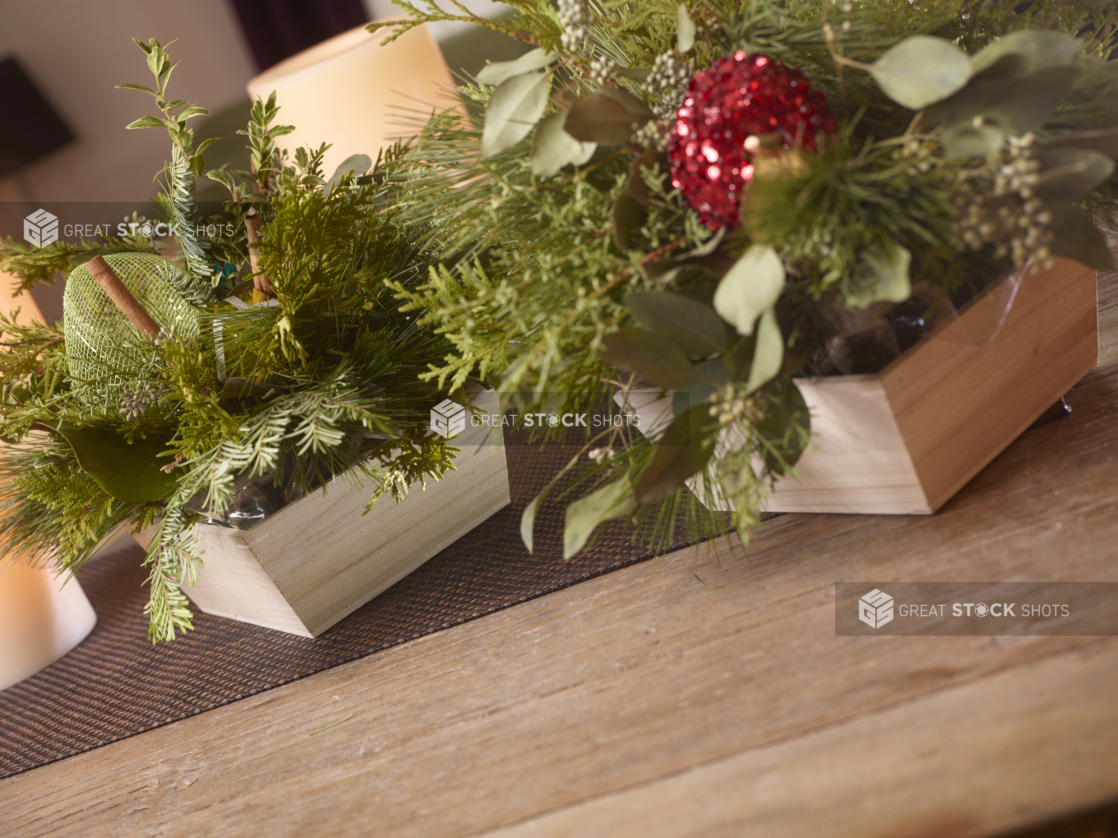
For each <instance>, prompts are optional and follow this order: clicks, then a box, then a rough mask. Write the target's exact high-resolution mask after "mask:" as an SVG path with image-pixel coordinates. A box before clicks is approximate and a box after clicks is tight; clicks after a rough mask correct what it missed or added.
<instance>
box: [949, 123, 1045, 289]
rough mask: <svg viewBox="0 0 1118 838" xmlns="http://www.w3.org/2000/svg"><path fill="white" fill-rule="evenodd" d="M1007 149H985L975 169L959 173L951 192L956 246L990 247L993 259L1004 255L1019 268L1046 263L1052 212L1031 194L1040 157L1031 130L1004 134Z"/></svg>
mask: <svg viewBox="0 0 1118 838" xmlns="http://www.w3.org/2000/svg"><path fill="white" fill-rule="evenodd" d="M1008 139H1009V143H1008V148H1006V149H1003V150H1001V151H1000V152H998V153H997V154H991V155H989V156H988V157H987V158H986V161H985V163H984V164H983V165H982V166H980V167H978V168H976V169H964V170H962V171H960V172H959V175H958V178H959V183H958V184H957V186H956V188H955V192H954V196H953V200H954V204H955V236H956V239H957V241H956V246H958V247H959V248H960V249H961V248H963V247H967V248H970V249H971V250H979V249H981V248H982V247H984V246H986V245H992V246H993V247H994V256H995V258H998V259H1002V258H1005V257H1006V256H1009V257H1011V258H1012V259H1013V264H1014V266H1015V267H1016V268H1018V269H1020V268H1022V267H1024V266H1025V264H1026V263H1028V262H1029V261H1032V262H1033V269H1034V270H1039V269H1040V268H1041V267H1045V268H1048V267H1051V265H1052V255H1051V250H1050V249H1049V245H1050V244H1051V243H1052V238H1053V235H1052V231H1051V230H1050V229H1049V225H1050V224H1051V223H1052V213H1051V212H1049V211H1048V210H1047V209H1045V206H1044V202H1043V201H1041V200H1040V199H1039V198H1037V197H1036V195H1035V194H1034V191H1033V189H1034V187H1035V186H1036V184H1037V182H1038V180H1039V172H1040V161H1038V160H1037V159H1036V158H1035V154H1034V141H1035V137H1034V136H1033V135H1032V134H1025V135H1024V136H1023V137H1009V138H1008Z"/></svg>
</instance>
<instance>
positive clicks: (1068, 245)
mask: <svg viewBox="0 0 1118 838" xmlns="http://www.w3.org/2000/svg"><path fill="white" fill-rule="evenodd" d="M1047 209H1048V211H1049V212H1051V213H1052V221H1051V223H1050V224H1049V225H1048V226H1049V229H1050V230H1051V231H1052V232H1053V234H1054V235H1055V238H1054V239H1053V241H1052V245H1051V249H1052V252H1053V253H1055V254H1056V255H1057V256H1064V257H1066V258H1068V259H1074V260H1075V261H1077V262H1081V263H1082V264H1084V265H1086V266H1087V267H1089V268H1094V269H1095V270H1099V271H1108V270H1111V269H1113V268H1114V257H1113V256H1112V255H1111V253H1110V248H1109V247H1108V246H1107V243H1106V239H1104V238H1103V235H1102V233H1100V232H1099V231H1098V228H1097V227H1095V223H1094V220H1093V219H1092V218H1091V214H1090V213H1089V212H1087V211H1086V210H1084V209H1080V208H1079V207H1077V206H1075V205H1074V204H1070V203H1069V204H1060V203H1053V204H1049V205H1048V207H1047Z"/></svg>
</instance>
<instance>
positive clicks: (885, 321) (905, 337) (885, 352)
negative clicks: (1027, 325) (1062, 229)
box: [827, 263, 1031, 375]
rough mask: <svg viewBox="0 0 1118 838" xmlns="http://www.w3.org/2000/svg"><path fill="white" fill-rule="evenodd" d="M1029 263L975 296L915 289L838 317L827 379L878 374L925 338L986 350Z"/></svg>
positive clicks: (999, 330)
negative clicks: (905, 295)
mask: <svg viewBox="0 0 1118 838" xmlns="http://www.w3.org/2000/svg"><path fill="white" fill-rule="evenodd" d="M1030 271H1031V263H1029V264H1026V265H1025V266H1024V267H1023V268H1021V269H1020V270H1019V271H1016V272H1013V273H1010V274H1007V275H1005V276H1002V277H1000V278H999V279H998V280H997V281H996V282H994V283H992V284H991V285H990V286H988V287H987V288H985V289H983V290H981V291H980V292H978V293H977V294H970V295H966V296H960V295H955V296H951V295H947V294H944V293H943V292H942V291H941V290H938V289H931V288H916V289H914V291H913V295H912V296H911V297H910V298H909V299H908V300H905V301H904V302H903V303H897V304H895V305H894V304H877V305H875V306H871V307H870V308H868V309H864V310H861V311H855V312H846V311H844V312H838V313H836V315H835V319H836V321H837V322H838V334H837V335H836V336H835V337H834V338H832V339H831V340H830V342H829V343H828V345H827V352H828V355H829V357H830V362H831V367H832V368H831V369H830V370H829V374H832V375H835V374H837V375H858V374H873V373H878V372H881V370H883V369H885V367H887V366H888V365H889V364H890V363H892V362H893V361H894V360H896V359H897V358H899V357H900V356H901V355H903V354H904V353H905V352H907V351H908V350H909V349H911V348H912V347H913V346H915V345H916V344H917V343H919V342H920V341H921V340H923V339H924V338H926V337H928V336H930V335H932V334H933V333H934V334H935V336H936V339H937V340H948V341H953V342H963V343H966V344H967V345H969V346H972V347H974V348H975V349H982V348H983V347H985V346H988V345H989V344H990V343H991V342H992V341H993V340H994V339H995V338H996V337H997V336H998V333H999V332H1001V329H1002V327H1003V326H1004V325H1005V322H1006V319H1007V318H1008V316H1009V313H1010V311H1011V310H1012V308H1013V304H1014V303H1015V302H1016V300H1017V293H1018V291H1019V290H1020V288H1021V283H1022V282H1024V281H1025V277H1026V276H1027V275H1028V274H1029V273H1030Z"/></svg>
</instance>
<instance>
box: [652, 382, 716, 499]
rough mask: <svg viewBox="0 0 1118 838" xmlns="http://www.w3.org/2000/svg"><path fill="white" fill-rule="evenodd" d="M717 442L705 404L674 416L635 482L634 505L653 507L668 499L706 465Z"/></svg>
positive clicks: (707, 405) (708, 409)
mask: <svg viewBox="0 0 1118 838" xmlns="http://www.w3.org/2000/svg"><path fill="white" fill-rule="evenodd" d="M712 425H713V428H712ZM717 439H718V426H717V423H714V422H713V421H712V419H711V417H710V405H709V404H708V403H705V402H704V403H702V404H695V405H692V406H691V407H690V408H688V409H687V410H686V411H685V412H683V413H681V414H679V415H678V416H676V417H675V418H674V419H673V420H672V421H671V424H669V425H668V427H667V428H665V429H664V433H663V434H662V435H661V436H660V439H658V440H657V441H656V450H655V451H654V452H653V454H652V460H651V462H649V464H648V467H647V468H645V470H644V471H643V472H642V473H641V476H640V479H638V480H637V486H636V499H637V502H638V503H655V502H656V501H661V500H665V499H666V498H669V497H671V496H672V495H673V494H674V493H675V492H676V491H677V490H678V489H679V488H680V487H681V486H683V485H684V484H685V483H686V482H687V478H689V477H691V476H692V475H695V474H697V473H698V472H700V471H702V469H703V468H704V467H705V466H706V464H707V463H708V462H710V458H711V456H712V455H713V454H714V445H715V442H716V441H717Z"/></svg>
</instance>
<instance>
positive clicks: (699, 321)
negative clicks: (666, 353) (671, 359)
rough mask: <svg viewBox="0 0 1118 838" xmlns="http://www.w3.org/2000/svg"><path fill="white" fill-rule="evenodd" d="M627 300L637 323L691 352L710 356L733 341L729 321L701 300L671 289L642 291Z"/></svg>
mask: <svg viewBox="0 0 1118 838" xmlns="http://www.w3.org/2000/svg"><path fill="white" fill-rule="evenodd" d="M624 303H625V307H626V308H628V309H629V313H630V314H632V315H633V319H634V320H636V321H637V323H639V324H640V325H642V326H644V327H645V328H646V329H648V330H649V331H651V332H653V333H654V334H656V335H657V336H658V337H659V338H660V339H661V340H666V341H670V342H671V343H674V344H675V345H676V346H678V347H679V348H680V349H681V350H682V351H683V352H684V353H685V354H687V355H691V356H694V355H710V354H711V353H713V352H721V351H722V350H723V349H725V348H726V347H727V345H728V344H729V339H730V334H729V329H727V328H726V324H725V323H723V322H722V320H721V319H719V317H718V315H717V314H716V313H715V311H714V309H712V308H711V307H710V306H709V305H707V304H706V303H703V302H700V301H699V300H695V299H692V298H690V297H685V296H683V295H682V294H675V293H673V292H671V291H638V292H636V293H633V294H627V295H626V296H625V299H624Z"/></svg>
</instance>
